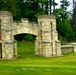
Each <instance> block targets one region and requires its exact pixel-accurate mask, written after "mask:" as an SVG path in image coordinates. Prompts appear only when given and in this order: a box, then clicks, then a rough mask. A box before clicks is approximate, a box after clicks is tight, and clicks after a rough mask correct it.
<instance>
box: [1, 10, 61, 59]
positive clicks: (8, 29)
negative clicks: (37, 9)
mask: <svg viewBox="0 0 76 75" xmlns="http://www.w3.org/2000/svg"><path fill="white" fill-rule="evenodd" d="M0 19H1V44H2V58H3V59H12V58H14V57H15V56H17V45H16V41H15V40H14V35H16V34H21V33H30V34H33V35H36V36H37V37H36V41H35V54H36V55H41V56H45V57H51V56H53V55H61V44H60V42H59V41H58V33H57V31H56V19H55V16H54V15H50V16H49V15H41V16H39V17H38V23H32V22H31V23H30V22H29V21H28V20H27V19H24V18H22V19H21V22H14V21H13V17H12V15H11V13H10V12H7V11H0Z"/></svg>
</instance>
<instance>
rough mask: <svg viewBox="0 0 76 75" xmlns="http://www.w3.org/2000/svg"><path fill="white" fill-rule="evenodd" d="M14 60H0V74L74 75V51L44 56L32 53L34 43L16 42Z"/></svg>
mask: <svg viewBox="0 0 76 75" xmlns="http://www.w3.org/2000/svg"><path fill="white" fill-rule="evenodd" d="M18 54H19V55H20V56H19V57H18V58H17V59H15V60H0V75H76V53H71V54H65V55H64V56H59V57H51V58H45V57H41V56H35V55H34V43H31V42H18Z"/></svg>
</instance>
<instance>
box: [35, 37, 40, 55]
mask: <svg viewBox="0 0 76 75" xmlns="http://www.w3.org/2000/svg"><path fill="white" fill-rule="evenodd" d="M39 54H40V51H39V42H38V37H36V40H35V55H39Z"/></svg>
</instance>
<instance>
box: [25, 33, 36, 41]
mask: <svg viewBox="0 0 76 75" xmlns="http://www.w3.org/2000/svg"><path fill="white" fill-rule="evenodd" d="M25 40H27V41H34V40H35V37H34V36H33V35H31V34H27V35H26V36H25Z"/></svg>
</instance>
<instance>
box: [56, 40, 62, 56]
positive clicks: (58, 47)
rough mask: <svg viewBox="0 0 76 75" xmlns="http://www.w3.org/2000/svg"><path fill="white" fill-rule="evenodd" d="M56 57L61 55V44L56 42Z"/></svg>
mask: <svg viewBox="0 0 76 75" xmlns="http://www.w3.org/2000/svg"><path fill="white" fill-rule="evenodd" d="M56 55H61V42H60V41H59V40H56Z"/></svg>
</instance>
